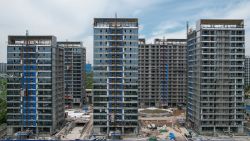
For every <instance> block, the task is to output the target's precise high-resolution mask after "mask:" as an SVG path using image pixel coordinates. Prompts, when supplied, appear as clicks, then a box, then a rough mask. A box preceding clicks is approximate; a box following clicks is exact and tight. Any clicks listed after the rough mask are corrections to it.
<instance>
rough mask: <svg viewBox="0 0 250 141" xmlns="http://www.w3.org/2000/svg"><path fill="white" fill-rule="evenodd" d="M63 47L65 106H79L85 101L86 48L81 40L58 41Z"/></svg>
mask: <svg viewBox="0 0 250 141" xmlns="http://www.w3.org/2000/svg"><path fill="white" fill-rule="evenodd" d="M57 44H58V46H59V47H62V48H64V83H65V94H64V97H65V106H66V107H67V108H72V107H78V108H81V106H82V104H83V102H84V101H85V97H86V94H85V64H86V49H85V48H84V47H83V45H82V42H77V41H75V42H74V41H65V42H58V43H57Z"/></svg>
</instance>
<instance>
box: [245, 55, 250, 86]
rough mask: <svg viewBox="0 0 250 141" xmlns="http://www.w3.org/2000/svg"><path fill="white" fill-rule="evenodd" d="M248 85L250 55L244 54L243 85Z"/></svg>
mask: <svg viewBox="0 0 250 141" xmlns="http://www.w3.org/2000/svg"><path fill="white" fill-rule="evenodd" d="M249 85H250V56H245V87H247V86H249Z"/></svg>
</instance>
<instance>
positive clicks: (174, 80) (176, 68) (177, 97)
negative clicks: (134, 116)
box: [138, 39, 187, 107]
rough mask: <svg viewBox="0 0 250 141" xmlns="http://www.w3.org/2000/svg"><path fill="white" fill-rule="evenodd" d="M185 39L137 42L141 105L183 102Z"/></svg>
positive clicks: (172, 105)
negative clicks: (138, 43)
mask: <svg viewBox="0 0 250 141" xmlns="http://www.w3.org/2000/svg"><path fill="white" fill-rule="evenodd" d="M186 66H187V64H186V40H185V39H168V40H167V39H166V40H165V39H156V40H155V43H154V44H145V42H144V43H141V44H140V46H139V87H138V90H139V100H140V106H141V107H154V106H156V107H165V106H170V107H175V106H177V105H185V98H186V93H187V76H186V75H187V67H186Z"/></svg>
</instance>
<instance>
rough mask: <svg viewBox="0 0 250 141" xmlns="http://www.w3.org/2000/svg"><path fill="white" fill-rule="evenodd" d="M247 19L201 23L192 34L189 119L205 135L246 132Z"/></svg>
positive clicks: (189, 65)
mask: <svg viewBox="0 0 250 141" xmlns="http://www.w3.org/2000/svg"><path fill="white" fill-rule="evenodd" d="M243 22H244V21H243V20H200V21H199V22H197V26H196V27H197V28H196V30H195V31H191V32H190V33H189V34H188V107H187V118H188V121H189V122H190V125H191V127H192V128H193V129H195V130H197V132H199V133H201V134H218V133H226V132H230V133H243V122H244V58H245V49H244V47H245V37H244V35H245V30H244V24H243Z"/></svg>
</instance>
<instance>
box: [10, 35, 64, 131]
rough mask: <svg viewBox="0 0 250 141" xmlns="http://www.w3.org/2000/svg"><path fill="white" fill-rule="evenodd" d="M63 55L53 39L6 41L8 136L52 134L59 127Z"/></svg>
mask: <svg viewBox="0 0 250 141" xmlns="http://www.w3.org/2000/svg"><path fill="white" fill-rule="evenodd" d="M63 55H64V54H63V49H62V48H59V47H57V43H56V37H54V36H29V35H26V36H9V37H8V47H7V73H8V75H10V76H12V77H10V78H9V79H8V83H7V127H8V128H7V134H8V136H13V135H14V134H15V133H17V132H18V133H20V132H19V131H21V132H25V131H29V132H30V131H32V132H33V134H36V135H38V134H53V133H55V131H56V130H57V129H58V128H59V127H60V126H61V125H62V123H63V121H64V97H63V95H64V87H63V86H64V80H63V78H64V76H63V66H64V64H63ZM16 135H19V134H16Z"/></svg>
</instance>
